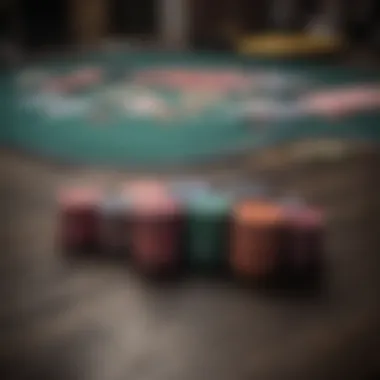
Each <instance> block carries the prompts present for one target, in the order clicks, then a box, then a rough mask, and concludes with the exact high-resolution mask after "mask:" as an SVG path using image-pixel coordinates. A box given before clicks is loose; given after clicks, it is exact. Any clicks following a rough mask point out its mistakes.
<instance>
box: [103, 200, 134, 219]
mask: <svg viewBox="0 0 380 380" xmlns="http://www.w3.org/2000/svg"><path fill="white" fill-rule="evenodd" d="M129 206H130V202H129V200H128V199H127V198H126V197H121V196H119V195H108V196H106V197H105V198H104V199H103V200H102V202H101V203H100V205H99V209H100V212H101V213H102V214H104V215H110V216H112V215H118V214H122V213H124V212H125V211H127V210H128V209H129Z"/></svg>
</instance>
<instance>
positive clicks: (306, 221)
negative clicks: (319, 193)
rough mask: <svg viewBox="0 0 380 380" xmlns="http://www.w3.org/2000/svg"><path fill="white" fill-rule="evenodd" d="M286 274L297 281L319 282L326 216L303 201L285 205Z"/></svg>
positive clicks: (283, 261) (284, 271) (284, 248)
mask: <svg viewBox="0 0 380 380" xmlns="http://www.w3.org/2000/svg"><path fill="white" fill-rule="evenodd" d="M283 210H284V216H285V221H286V225H285V229H284V235H283V238H284V239H283V247H282V248H283V250H282V255H281V258H282V264H283V273H285V274H287V275H288V276H289V278H290V279H291V280H295V281H296V282H302V283H304V282H305V281H306V282H309V283H311V282H315V280H316V279H317V277H318V275H319V274H320V269H321V264H322V261H323V260H322V255H323V229H324V228H323V227H324V221H323V215H322V212H321V210H319V209H317V208H315V207H310V206H308V205H306V204H304V203H303V202H292V203H288V204H286V205H285V206H284V208H283Z"/></svg>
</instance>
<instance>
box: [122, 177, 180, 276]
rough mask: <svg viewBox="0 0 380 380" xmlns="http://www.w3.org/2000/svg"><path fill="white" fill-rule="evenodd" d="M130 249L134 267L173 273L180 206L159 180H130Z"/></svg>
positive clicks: (176, 250)
mask: <svg viewBox="0 0 380 380" xmlns="http://www.w3.org/2000/svg"><path fill="white" fill-rule="evenodd" d="M125 193H127V194H128V197H129V199H130V211H129V213H130V224H129V228H130V249H131V256H132V259H133V261H134V263H135V264H136V266H137V268H138V269H139V270H141V271H142V272H144V273H146V274H152V275H160V274H166V273H174V272H175V270H176V269H177V268H178V267H179V264H180V260H179V258H180V257H179V253H180V252H179V251H180V248H179V244H180V237H181V233H180V224H181V223H180V216H181V215H180V208H179V205H178V204H177V203H176V201H175V199H174V198H173V197H171V195H170V191H169V190H168V188H167V187H165V186H164V185H163V184H161V183H160V182H155V181H138V182H135V183H130V184H129V185H128V186H127V187H126V189H125Z"/></svg>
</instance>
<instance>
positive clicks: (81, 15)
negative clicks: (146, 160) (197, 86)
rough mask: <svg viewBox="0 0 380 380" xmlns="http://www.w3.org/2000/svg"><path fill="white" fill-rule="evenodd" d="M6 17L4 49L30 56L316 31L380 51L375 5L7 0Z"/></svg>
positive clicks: (368, 1)
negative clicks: (107, 44)
mask: <svg viewBox="0 0 380 380" xmlns="http://www.w3.org/2000/svg"><path fill="white" fill-rule="evenodd" d="M1 17H2V22H1V37H2V41H3V43H4V44H6V45H7V46H8V45H11V46H12V48H14V49H17V50H18V51H19V52H22V53H25V54H29V53H35V52H41V51H44V50H46V49H52V48H54V50H60V49H65V48H68V47H79V46H82V47H85V46H88V45H94V44H95V45H96V44H99V43H101V41H104V40H124V41H136V40H142V41H145V42H149V43H150V44H155V45H157V46H166V47H175V48H178V47H182V48H194V49H198V48H213V49H222V48H223V49H231V50H232V49H233V48H234V44H235V43H236V42H237V39H238V38H240V37H242V36H244V35H247V34H253V33H262V32H264V31H282V32H289V31H293V32H294V31H298V32H301V31H306V30H309V31H310V30H311V29H314V30H315V31H317V30H319V32H320V33H321V32H323V33H325V34H326V33H328V34H330V35H332V36H336V35H339V36H342V37H343V38H344V39H345V40H346V41H348V43H349V46H350V50H366V51H367V52H368V51H371V52H372V53H376V52H378V49H379V33H380V32H379V4H378V2H376V1H375V0H365V1H353V0H351V1H342V0H329V1H328V0H325V1H322V0H310V1H309V0H307V1H306V0H305V1H296V0H282V1H280V0H277V1H274V0H273V1H266V0H257V1H254V2H252V1H248V0H240V1H232V0H231V1H229V0H223V1H217V2H216V1H212V0H210V1H200V0H191V1H185V0H181V1H174V0H166V1H158V0H141V1H140V2H139V3H138V5H137V4H136V3H134V2H133V1H122V0H109V1H106V0H94V1H74V0H70V1H69V0H67V1H66V0H57V1H55V2H51V1H47V0H29V1H26V0H18V1H16V0H14V1H10V0H8V1H7V0H4V1H3V2H2V3H1Z"/></svg>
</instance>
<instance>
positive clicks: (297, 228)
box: [59, 180, 324, 284]
mask: <svg viewBox="0 0 380 380" xmlns="http://www.w3.org/2000/svg"><path fill="white" fill-rule="evenodd" d="M59 206H60V225H59V227H60V229H59V232H60V244H61V245H62V246H63V247H64V248H65V249H66V250H69V251H72V252H74V251H75V252H76V251H89V250H97V251H100V252H101V253H103V254H104V255H105V256H112V255H113V254H115V253H117V254H118V256H119V257H120V256H121V257H128V258H129V259H130V261H131V262H132V264H134V266H135V267H136V268H137V269H138V271H140V272H141V273H143V274H145V275H161V274H164V275H165V274H172V273H173V274H174V273H178V272H179V270H180V269H182V268H183V265H186V269H187V270H188V271H195V272H199V271H201V272H206V273H208V274H210V273H211V272H214V273H215V272H216V273H219V272H220V270H221V269H223V271H222V272H224V270H225V269H228V270H230V271H231V272H232V273H233V274H234V275H235V276H236V277H237V278H239V279H248V280H252V281H253V282H255V283H263V284H267V283H269V282H271V281H272V279H276V278H279V277H281V278H291V279H295V280H297V281H296V283H299V284H301V283H305V282H301V281H299V280H301V279H302V280H305V279H309V280H311V279H312V278H313V274H314V273H315V271H316V269H318V268H319V266H320V263H321V258H322V243H323V223H324V222H323V218H322V213H321V211H320V210H318V209H315V208H313V207H310V206H309V205H307V204H306V203H305V202H303V201H302V200H299V199H296V200H292V199H289V198H288V199H274V198H273V197H270V196H269V192H268V189H266V188H265V187H263V186H258V185H256V184H251V183H242V184H240V186H239V185H238V184H237V183H232V184H225V185H224V186H218V187H216V186H212V185H211V184H209V183H207V182H204V181H192V180H188V181H179V182H165V181H156V180H140V181H131V182H128V183H126V184H124V185H123V186H122V187H121V188H120V189H119V190H118V191H115V189H114V190H113V191H112V192H104V191H103V190H102V189H99V188H97V187H91V186H87V187H86V186H81V187H72V188H66V189H64V190H62V191H61V193H60V194H59Z"/></svg>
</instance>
